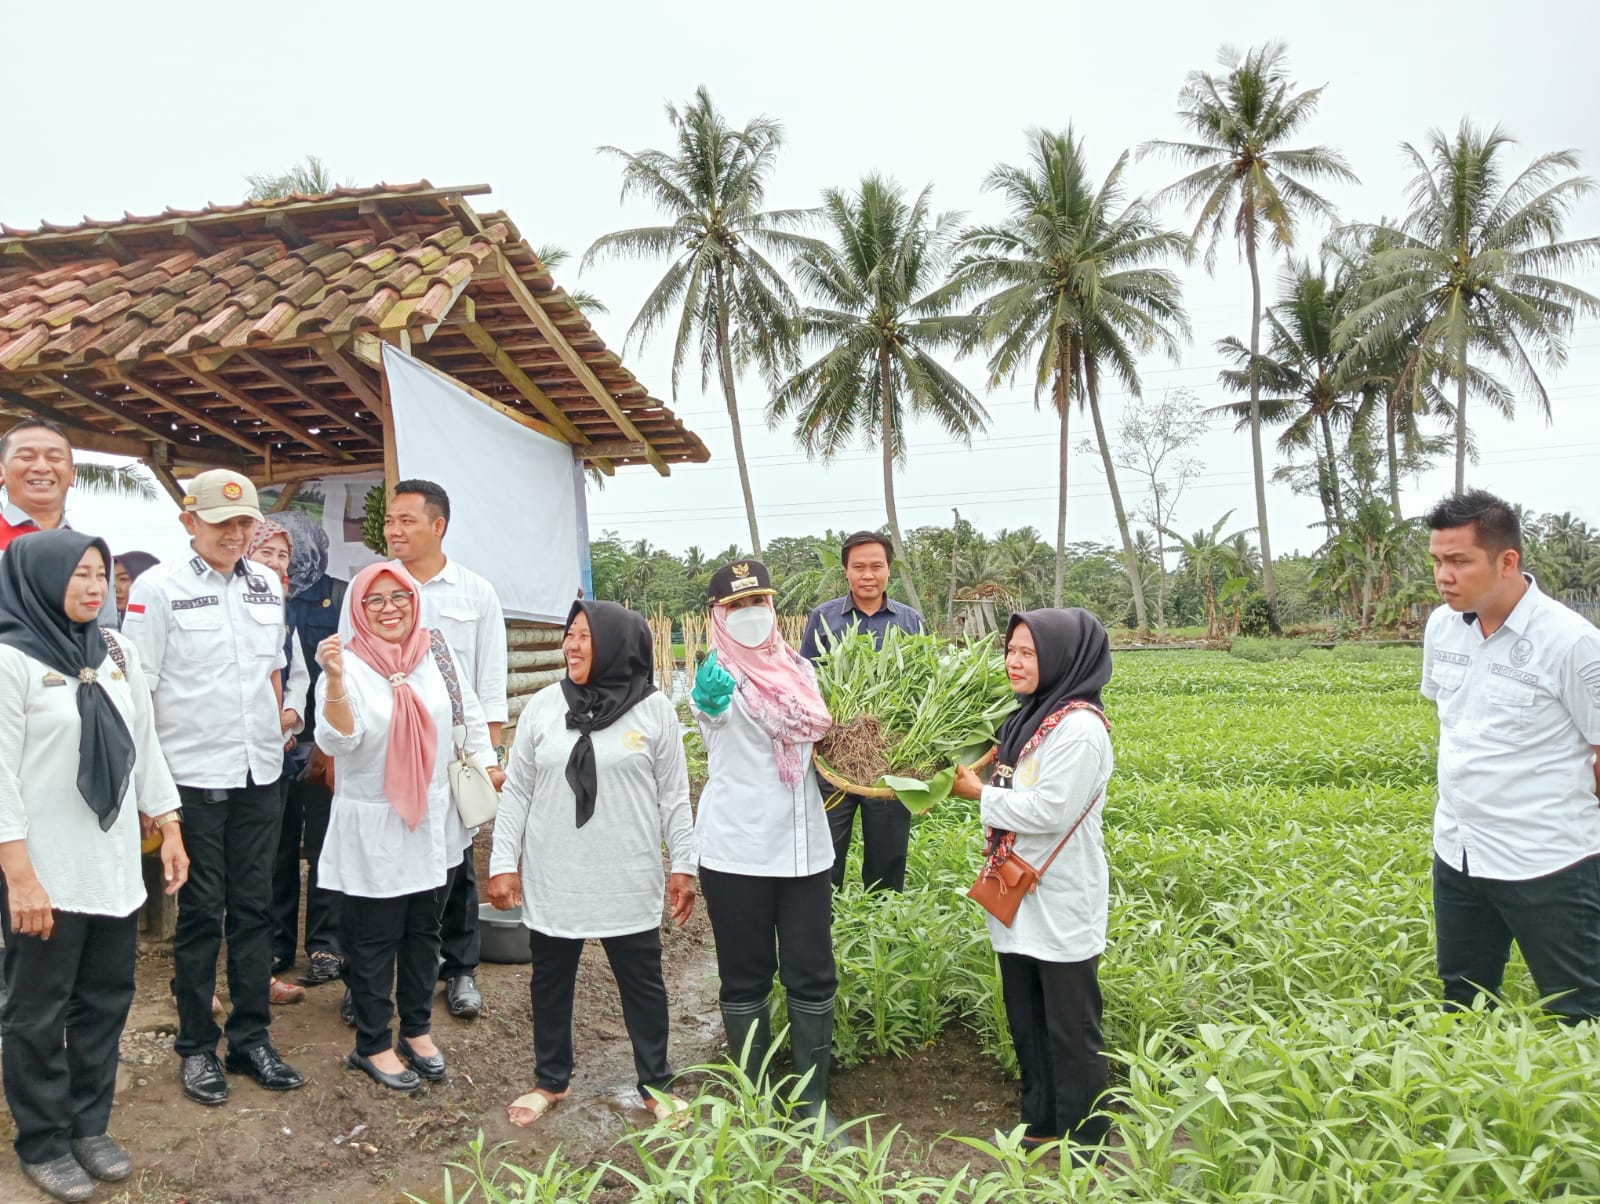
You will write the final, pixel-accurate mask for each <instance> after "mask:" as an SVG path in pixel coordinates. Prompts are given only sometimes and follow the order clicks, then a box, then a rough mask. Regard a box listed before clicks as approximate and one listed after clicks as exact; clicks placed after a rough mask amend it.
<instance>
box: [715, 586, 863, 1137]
mask: <svg viewBox="0 0 1600 1204" xmlns="http://www.w3.org/2000/svg"><path fill="white" fill-rule="evenodd" d="M709 593H710V602H711V647H712V652H711V655H710V656H709V657H708V658H707V659H706V661H705V663H704V664H703V665H701V666H700V670H699V672H698V673H697V674H696V675H695V683H694V690H693V692H692V694H691V698H692V701H693V703H694V710H695V718H696V719H697V720H698V721H699V724H700V731H701V733H702V735H704V737H705V742H706V760H707V763H708V766H709V770H710V773H709V778H708V780H707V782H706V786H705V789H704V790H703V791H702V792H701V794H700V806H699V809H698V811H697V812H696V814H695V847H696V850H697V852H698V854H699V863H700V864H699V868H700V892H701V894H703V895H704V896H705V900H706V913H707V914H708V915H709V916H710V917H711V928H712V931H713V933H714V934H715V937H716V945H717V973H718V976H719V977H720V978H721V980H722V986H721V990H720V992H719V999H720V1002H721V1004H722V1020H723V1024H724V1025H726V1027H727V1030H728V1049H729V1053H731V1054H732V1055H733V1058H734V1060H735V1061H738V1060H740V1059H741V1057H742V1058H743V1059H744V1064H745V1068H746V1070H747V1072H748V1073H749V1074H750V1076H751V1077H752V1078H756V1077H758V1076H759V1075H760V1073H761V1068H762V1063H763V1061H764V1060H765V1058H766V1055H767V1051H768V1048H769V1046H770V1044H771V1040H772V1022H771V1019H770V1016H769V1012H770V1009H771V1005H772V979H773V976H774V974H776V975H777V977H778V978H779V979H781V980H782V982H783V986H784V991H785V992H786V993H787V995H788V1004H789V1047H790V1050H791V1052H792V1054H793V1057H794V1068H795V1072H796V1073H797V1074H799V1075H801V1076H802V1077H803V1078H804V1080H805V1085H804V1086H803V1087H802V1088H801V1089H800V1093H799V1097H798V1100H797V1104H798V1107H799V1111H800V1114H801V1115H802V1116H803V1117H805V1118H807V1119H808V1120H813V1121H815V1122H816V1123H817V1126H818V1128H819V1130H820V1132H819V1136H823V1137H827V1135H828V1134H827V1129H826V1123H827V1118H826V1114H825V1110H824V1109H825V1104H826V1100H827V1094H828V1069H829V1066H830V1063H831V1058H832V1053H833V1009H834V1003H833V997H834V991H835V990H836V988H837V986H838V981H839V979H838V974H837V972H836V970H835V967H834V961H833V930H832V924H833V883H832V880H831V877H830V875H829V870H830V869H831V868H832V866H833V839H832V837H831V836H830V835H829V834H828V821H827V816H826V815H825V814H824V811H823V806H822V793H821V791H820V790H819V789H818V787H817V776H816V774H815V773H813V772H812V770H811V748H812V745H813V744H814V743H815V742H816V741H817V740H820V739H821V738H822V737H823V736H824V735H825V734H826V733H827V731H828V729H829V728H830V727H832V726H833V720H832V719H831V718H830V717H829V715H828V708H827V706H826V705H824V703H823V701H822V696H821V695H820V694H819V693H818V691H817V675H816V671H815V670H814V669H812V667H811V662H810V661H808V660H806V659H805V658H804V657H803V656H801V655H800V654H799V653H798V652H796V651H795V650H794V649H793V648H791V647H789V645H788V643H787V642H786V641H785V640H784V638H783V634H782V633H781V632H780V631H779V630H778V625H777V615H776V613H775V612H774V611H773V609H772V596H773V590H772V582H771V579H770V578H769V577H768V575H767V570H766V566H764V565H763V564H762V563H761V562H760V561H757V560H737V561H734V562H733V563H732V564H729V565H725V566H723V567H722V568H720V569H718V570H717V571H716V572H715V573H713V574H712V575H711V583H710V590H709Z"/></svg>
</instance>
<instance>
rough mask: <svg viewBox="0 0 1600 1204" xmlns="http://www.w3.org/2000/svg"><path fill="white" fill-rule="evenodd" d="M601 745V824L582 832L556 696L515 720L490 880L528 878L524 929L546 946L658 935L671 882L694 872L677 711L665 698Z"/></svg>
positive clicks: (568, 738)
mask: <svg viewBox="0 0 1600 1204" xmlns="http://www.w3.org/2000/svg"><path fill="white" fill-rule="evenodd" d="M592 739H593V741H594V759H595V771H596V772H595V778H596V784H597V790H596V793H595V804H594V815H593V817H592V818H591V819H590V820H589V822H588V823H587V824H585V825H584V826H583V827H581V828H580V827H578V825H577V805H578V804H577V797H576V796H575V795H574V794H573V792H572V787H571V786H569V785H567V758H568V756H570V755H571V753H572V746H573V745H574V744H576V743H577V741H578V733H577V732H575V731H571V730H569V729H568V728H567V700H566V696H565V695H564V694H563V693H562V692H561V690H560V689H558V688H551V689H548V690H544V691H541V692H540V693H538V694H535V695H534V697H533V701H532V702H530V703H529V704H528V707H527V709H526V710H524V711H523V712H522V715H521V716H520V717H519V718H518V720H517V735H516V739H515V740H513V741H512V745H511V755H510V757H509V758H508V760H507V762H506V784H505V789H504V790H503V791H502V792H501V795H500V814H499V815H498V816H497V817H496V819H495V824H494V853H493V856H492V857H491V858H490V861H489V873H490V874H514V873H516V872H517V868H518V863H519V862H520V863H521V869H522V922H523V923H524V924H525V925H527V926H528V927H529V928H535V929H537V930H538V931H540V932H542V933H545V934H546V935H548V936H559V937H573V938H579V937H581V938H592V937H606V936H625V935H627V934H629V933H634V932H643V931H645V930H646V929H649V928H655V927H658V926H659V925H660V923H661V908H662V902H663V900H664V898H665V892H666V879H665V877H664V875H663V873H662V869H661V846H662V844H663V843H664V844H665V845H666V846H667V851H668V855H669V856H670V858H671V861H672V872H673V873H674V874H692V873H694V869H695V867H694V848H693V844H694V828H693V821H692V819H691V817H690V812H689V767H688V764H687V762H686V761H685V760H684V755H683V731H682V728H681V727H680V725H679V723H678V715H677V712H676V711H674V710H673V708H672V703H671V702H670V701H669V700H668V699H667V696H666V695H665V694H662V693H660V692H659V691H658V692H656V693H654V694H651V695H649V696H648V697H646V698H644V699H643V700H641V701H640V702H639V704H638V705H637V706H635V707H634V708H633V709H632V710H630V711H628V712H626V713H625V714H623V715H622V716H621V717H620V718H618V719H617V721H616V722H615V723H613V724H612V725H611V726H610V727H606V728H601V729H600V730H599V731H597V732H595V733H594V734H593V737H592Z"/></svg>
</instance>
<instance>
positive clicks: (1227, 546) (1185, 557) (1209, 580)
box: [1167, 510, 1250, 640]
mask: <svg viewBox="0 0 1600 1204" xmlns="http://www.w3.org/2000/svg"><path fill="white" fill-rule="evenodd" d="M1232 517H1233V511H1232V510H1230V511H1228V512H1227V513H1226V514H1224V515H1223V516H1222V517H1221V518H1219V519H1218V520H1217V521H1216V522H1214V523H1212V524H1211V529H1210V530H1209V531H1207V530H1205V529H1204V528H1201V529H1200V530H1198V531H1196V532H1195V533H1194V535H1193V536H1191V537H1190V538H1188V539H1185V538H1184V537H1183V536H1181V535H1179V534H1178V533H1177V532H1176V531H1174V530H1172V529H1171V528H1168V529H1167V534H1168V535H1170V536H1171V537H1172V538H1173V539H1175V540H1177V541H1178V547H1179V548H1180V549H1181V552H1182V561H1181V568H1180V570H1179V571H1180V572H1181V571H1183V570H1184V569H1187V570H1188V572H1189V573H1190V574H1191V575H1192V576H1193V577H1194V580H1195V584H1196V585H1198V586H1199V587H1200V593H1201V596H1202V597H1204V598H1205V603H1206V639H1208V640H1214V639H1216V638H1217V637H1218V636H1219V635H1220V634H1221V630H1222V629H1221V625H1220V624H1219V622H1218V617H1219V616H1218V612H1217V574H1218V572H1219V571H1222V570H1224V569H1225V568H1226V567H1228V566H1230V565H1234V564H1236V562H1237V561H1238V559H1239V557H1238V554H1237V551H1236V549H1235V548H1234V547H1233V546H1231V545H1233V544H1235V542H1236V541H1237V542H1240V543H1245V546H1247V547H1248V542H1247V541H1246V540H1245V537H1246V536H1247V535H1248V534H1249V533H1250V528H1249V527H1245V528H1242V529H1241V530H1238V531H1235V532H1233V533H1232V534H1231V535H1224V534H1223V533H1222V528H1223V527H1225V526H1227V525H1228V520H1229V519H1230V518H1232Z"/></svg>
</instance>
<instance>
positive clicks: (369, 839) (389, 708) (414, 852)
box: [316, 650, 495, 899]
mask: <svg viewBox="0 0 1600 1204" xmlns="http://www.w3.org/2000/svg"><path fill="white" fill-rule="evenodd" d="M344 666H345V671H344V684H345V696H346V698H347V699H348V700H349V703H350V710H351V713H352V715H353V717H354V719H355V724H354V726H353V727H352V729H351V732H350V734H349V735H348V736H344V735H341V734H340V733H339V732H337V731H336V730H335V729H334V726H333V724H331V723H329V722H328V718H327V699H328V678H327V675H326V674H324V675H323V676H321V677H318V678H317V687H316V707H317V723H316V741H317V747H318V748H320V749H322V751H323V752H325V753H327V754H328V755H329V756H330V757H333V758H334V759H335V762H336V766H337V767H336V769H335V771H334V775H333V803H332V806H331V809H330V811H329V815H328V835H327V837H326V838H325V839H324V840H323V843H322V858H321V860H320V861H318V863H317V882H318V883H319V884H320V885H321V886H324V887H326V888H327V889H328V890H335V891H339V892H340V893H341V894H346V895H359V896H361V897H362V898H366V899H387V898H394V897H395V896H397V895H411V894H416V893H417V892H418V891H424V890H431V889H432V888H434V887H436V886H443V885H444V880H445V874H446V873H447V872H448V871H449V868H450V867H451V866H454V865H457V864H459V863H460V861H461V850H462V849H463V848H464V847H465V846H466V845H467V844H468V843H469V842H470V838H469V837H468V835H467V830H466V828H465V827H463V826H462V823H461V817H460V816H459V815H458V814H457V813H456V808H455V804H454V803H453V802H452V801H451V799H450V778H449V766H450V761H451V760H452V759H453V757H454V756H455V750H454V748H453V747H452V740H451V724H450V693H449V690H448V688H447V687H446V686H445V683H444V677H443V676H442V675H441V674H440V672H439V667H438V665H437V664H436V663H435V662H434V659H433V656H432V655H431V654H429V655H427V656H424V657H423V658H422V660H420V661H419V662H417V666H416V668H414V669H412V670H411V672H410V673H409V674H408V675H407V676H406V684H407V685H409V686H410V687H411V688H412V689H413V690H415V691H416V693H417V696H418V697H419V698H421V699H422V703H423V706H425V707H426V708H427V710H428V714H429V715H430V716H431V717H432V719H433V731H434V740H435V748H434V757H433V777H432V778H431V779H430V780H429V782H428V811H427V814H426V816H424V818H423V819H422V821H421V822H420V823H419V824H417V826H416V829H415V830H411V829H408V828H407V827H406V824H405V821H404V820H403V819H401V818H400V813H399V812H398V811H396V810H395V809H394V808H393V807H391V806H390V805H389V799H388V797H387V796H386V795H385V794H384V789H383V782H384V763H385V759H386V758H387V757H388V754H389V721H390V720H391V718H393V716H394V687H393V686H391V685H390V684H389V680H388V678H386V677H384V676H383V675H382V674H380V673H379V672H378V671H377V670H376V669H374V668H373V667H372V666H371V665H369V664H367V662H366V661H364V660H362V659H361V658H360V657H359V656H357V655H356V654H355V653H353V652H350V651H348V650H347V651H346V652H345V656H344ZM458 676H459V674H458ZM461 706H462V711H463V712H464V715H465V718H466V720H467V740H466V748H467V752H468V755H469V758H470V759H471V760H473V761H475V762H476V763H477V764H479V765H481V766H483V767H484V768H487V767H488V766H490V765H493V764H494V763H495V760H494V754H493V752H491V751H490V749H489V730H488V728H487V727H486V726H485V725H484V722H483V712H482V711H481V710H480V709H479V707H478V703H477V700H476V699H475V698H474V697H473V695H472V688H471V687H470V686H469V685H468V684H467V683H466V682H462V683H461Z"/></svg>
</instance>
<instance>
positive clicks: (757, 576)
mask: <svg viewBox="0 0 1600 1204" xmlns="http://www.w3.org/2000/svg"><path fill="white" fill-rule="evenodd" d="M777 592H778V591H777V590H775V589H773V588H772V574H770V573H768V572H767V566H766V565H764V564H762V563H761V562H760V561H759V560H735V561H734V562H733V563H732V564H725V565H723V566H722V567H721V568H720V569H718V570H717V571H716V572H714V573H712V574H711V584H710V585H708V586H707V587H706V594H707V595H708V596H709V598H710V600H711V605H713V606H725V605H726V604H727V603H729V602H732V601H734V600H735V599H736V598H748V597H750V596H751V595H752V594H762V595H764V596H766V597H768V598H770V597H772V596H773V595H774V594H776V593H777Z"/></svg>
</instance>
